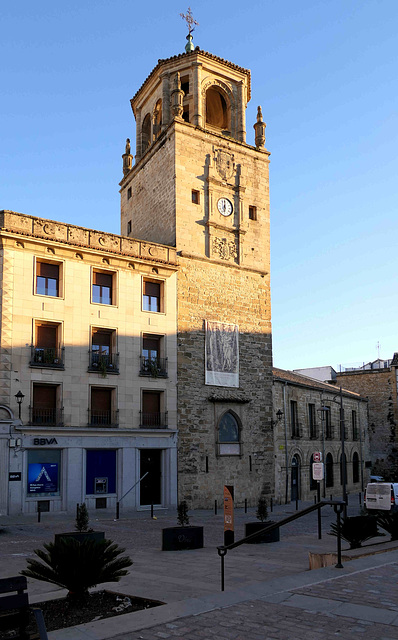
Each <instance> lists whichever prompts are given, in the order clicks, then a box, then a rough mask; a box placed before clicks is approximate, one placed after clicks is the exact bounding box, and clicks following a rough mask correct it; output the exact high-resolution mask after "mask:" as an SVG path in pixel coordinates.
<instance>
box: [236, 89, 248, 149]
mask: <svg viewBox="0 0 398 640" xmlns="http://www.w3.org/2000/svg"><path fill="white" fill-rule="evenodd" d="M236 126H237V138H238V140H239V141H240V142H246V84H245V83H244V82H240V83H239V85H238V113H237V122H236Z"/></svg>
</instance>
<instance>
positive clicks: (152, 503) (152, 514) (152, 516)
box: [151, 502, 153, 520]
mask: <svg viewBox="0 0 398 640" xmlns="http://www.w3.org/2000/svg"><path fill="white" fill-rule="evenodd" d="M151 518H152V520H153V502H151Z"/></svg>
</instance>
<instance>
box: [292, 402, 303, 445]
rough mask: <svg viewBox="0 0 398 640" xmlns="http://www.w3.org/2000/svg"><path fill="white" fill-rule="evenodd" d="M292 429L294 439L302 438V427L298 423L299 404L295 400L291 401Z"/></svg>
mask: <svg viewBox="0 0 398 640" xmlns="http://www.w3.org/2000/svg"><path fill="white" fill-rule="evenodd" d="M290 427H291V433H292V438H300V437H301V433H300V425H299V423H298V412H297V402H296V401H295V400H291V401H290Z"/></svg>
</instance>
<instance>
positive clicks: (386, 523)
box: [376, 511, 398, 540]
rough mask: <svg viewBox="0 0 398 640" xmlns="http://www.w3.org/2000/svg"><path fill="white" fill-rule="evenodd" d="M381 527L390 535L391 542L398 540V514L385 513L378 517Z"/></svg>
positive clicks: (379, 514)
mask: <svg viewBox="0 0 398 640" xmlns="http://www.w3.org/2000/svg"><path fill="white" fill-rule="evenodd" d="M376 520H377V524H378V525H379V527H381V528H382V529H384V531H387V533H389V534H390V536H391V540H398V513H397V512H393V513H391V512H390V511H384V512H382V513H378V514H377V516H376Z"/></svg>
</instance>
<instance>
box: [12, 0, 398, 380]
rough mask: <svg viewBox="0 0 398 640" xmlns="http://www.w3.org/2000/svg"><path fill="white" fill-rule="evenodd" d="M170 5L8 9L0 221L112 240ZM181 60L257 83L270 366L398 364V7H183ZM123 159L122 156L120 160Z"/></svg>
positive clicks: (288, 0)
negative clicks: (206, 54) (267, 158)
mask: <svg viewBox="0 0 398 640" xmlns="http://www.w3.org/2000/svg"><path fill="white" fill-rule="evenodd" d="M186 10H187V6H185V5H182V4H181V3H180V2H178V3H177V2H175V1H174V0H171V1H169V2H167V3H164V2H158V1H157V0H153V2H152V3H150V4H145V3H144V4H143V3H138V2H134V1H130V2H128V1H127V0H112V2H111V1H110V0H97V1H96V2H92V1H88V0H79V1H77V0H69V2H68V3H54V2H49V1H48V0H39V2H37V3H31V2H27V1H25V0H22V1H20V2H18V3H10V2H8V3H4V4H3V7H2V37H1V41H0V59H1V61H2V62H1V65H0V81H1V88H2V91H1V93H2V97H1V102H0V141H1V142H0V208H1V209H3V208H5V209H11V210H14V211H19V212H21V213H26V214H30V215H34V216H42V217H45V218H52V219H56V220H63V221H67V222H71V223H73V224H79V225H82V226H86V227H93V228H97V229H98V228H99V229H103V230H107V231H112V232H116V233H117V232H119V193H118V183H119V181H120V179H121V176H122V172H121V168H122V164H121V162H122V161H121V154H122V153H123V151H124V143H125V139H126V137H130V138H131V139H132V143H133V144H134V118H133V115H132V112H131V109H130V103H129V101H130V98H131V97H132V96H133V95H134V93H135V92H136V90H137V89H138V88H139V86H140V85H141V83H142V82H143V80H144V79H145V78H146V76H147V75H148V74H149V73H150V71H151V69H152V68H153V67H154V66H155V65H156V63H157V60H158V58H167V57H169V56H172V55H174V54H177V53H180V52H183V50H184V45H185V35H186V27H185V23H184V22H183V21H182V20H181V18H180V17H179V13H180V12H185V11H186ZM192 10H193V13H194V16H195V17H196V19H197V20H198V22H199V23H200V26H199V27H198V28H197V29H196V31H195V33H194V43H195V45H199V46H200V47H201V49H205V50H207V51H210V52H212V53H214V54H216V55H218V56H221V57H223V58H226V59H228V60H231V61H232V62H234V63H236V64H239V65H241V66H243V67H247V68H249V69H251V72H252V100H251V102H250V103H249V105H248V109H247V132H248V137H247V140H248V142H249V143H253V142H254V132H253V128H252V124H253V123H254V121H255V116H256V108H257V105H258V104H261V105H262V108H263V116H264V119H265V121H266V122H267V132H266V133H267V143H266V146H267V148H268V149H269V150H270V151H271V153H272V155H271V168H270V171H271V174H270V179H271V184H270V190H271V246H272V271H271V275H272V317H273V336H274V338H273V340H274V363H275V365H276V366H279V367H282V368H287V369H293V368H299V367H309V366H318V365H323V364H331V365H333V366H338V365H339V364H343V365H349V364H351V363H361V362H363V361H369V360H373V359H375V358H376V357H377V355H378V351H377V348H376V345H377V343H378V342H379V343H380V356H381V357H384V358H389V357H392V355H393V352H394V350H397V351H398V337H396V334H397V331H396V327H397V318H398V302H397V259H396V243H397V237H398V216H397V197H396V193H397V182H398V181H397V149H398V133H397V132H398V107H397V105H398V74H397V68H398V65H397V57H398V55H397V32H398V3H397V2H396V0H303V2H301V3H298V2H293V1H292V0H285V1H284V2H281V1H280V0H279V1H277V0H272V1H269V2H254V1H250V0H248V1H247V2H245V3H242V2H235V1H234V0H232V1H231V2H228V3H225V2H223V3H221V2H217V1H215V2H214V1H213V2H210V1H209V0H205V1H201V2H200V4H198V5H192ZM133 148H134V147H133Z"/></svg>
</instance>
